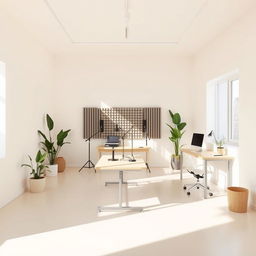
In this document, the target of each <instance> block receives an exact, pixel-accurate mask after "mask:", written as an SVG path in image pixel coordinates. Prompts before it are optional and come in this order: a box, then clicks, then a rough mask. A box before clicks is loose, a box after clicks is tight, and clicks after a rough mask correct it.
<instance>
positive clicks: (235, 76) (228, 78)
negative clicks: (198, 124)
mask: <svg viewBox="0 0 256 256" xmlns="http://www.w3.org/2000/svg"><path fill="white" fill-rule="evenodd" d="M236 80H238V82H240V80H239V73H238V71H234V72H232V73H229V74H227V75H224V76H221V77H219V78H216V79H214V80H211V81H209V82H208V83H207V93H208V101H209V97H212V95H214V100H213V102H214V107H213V109H212V110H210V111H209V102H207V109H208V110H207V115H209V113H213V112H214V116H213V117H211V118H212V119H211V121H210V122H209V118H210V117H209V116H208V117H207V128H208V130H209V131H210V130H214V132H215V134H216V137H219V135H220V131H219V129H218V127H219V117H218V113H219V109H218V107H219V94H218V88H219V87H218V86H219V85H221V84H224V83H225V84H226V85H227V115H228V116H227V138H225V139H226V144H228V145H234V146H238V145H239V139H238V140H234V139H233V138H232V128H233V122H232V114H233V104H232V83H233V81H236ZM209 86H211V87H214V88H213V89H211V92H210V90H209V88H210V87H209ZM239 87H240V84H239ZM213 91H214V94H212V92H213ZM209 93H211V95H209ZM210 115H211V114H210ZM213 119H214V120H213ZM210 123H213V125H209V124H210Z"/></svg>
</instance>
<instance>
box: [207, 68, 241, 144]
mask: <svg viewBox="0 0 256 256" xmlns="http://www.w3.org/2000/svg"><path fill="white" fill-rule="evenodd" d="M238 111H239V79H238V73H237V72H235V73H231V74H229V75H226V76H223V77H220V78H218V79H214V80H212V81H210V82H209V83H208V84H207V120H208V121H207V126H208V131H211V130H213V131H214V132H215V135H216V137H217V138H218V139H224V140H225V141H226V143H229V144H238V141H239V112H238Z"/></svg>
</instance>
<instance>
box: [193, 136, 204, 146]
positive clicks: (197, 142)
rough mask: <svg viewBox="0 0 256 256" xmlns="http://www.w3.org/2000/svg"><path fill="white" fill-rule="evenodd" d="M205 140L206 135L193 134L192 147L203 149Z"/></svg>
mask: <svg viewBox="0 0 256 256" xmlns="http://www.w3.org/2000/svg"><path fill="white" fill-rule="evenodd" d="M203 140H204V134H201V133H193V137H192V142H191V145H192V146H197V147H202V145H203Z"/></svg>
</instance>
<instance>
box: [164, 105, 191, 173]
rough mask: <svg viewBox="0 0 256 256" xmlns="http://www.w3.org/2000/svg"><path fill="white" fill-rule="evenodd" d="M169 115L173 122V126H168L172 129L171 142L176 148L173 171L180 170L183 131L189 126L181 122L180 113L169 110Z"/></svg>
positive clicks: (173, 157)
mask: <svg viewBox="0 0 256 256" xmlns="http://www.w3.org/2000/svg"><path fill="white" fill-rule="evenodd" d="M169 114H170V117H171V120H172V123H173V124H172V125H170V124H167V125H168V126H169V127H170V133H171V136H170V137H169V139H170V141H171V142H172V143H173V146H174V152H175V153H174V154H173V155H172V158H171V166H172V169H173V170H180V148H181V146H180V140H181V138H182V136H183V134H184V131H183V129H184V128H185V126H186V125H187V124H186V123H185V122H181V117H180V114H179V113H175V114H173V113H172V111H171V110H169Z"/></svg>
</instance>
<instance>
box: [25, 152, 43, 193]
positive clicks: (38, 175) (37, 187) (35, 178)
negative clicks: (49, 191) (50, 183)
mask: <svg viewBox="0 0 256 256" xmlns="http://www.w3.org/2000/svg"><path fill="white" fill-rule="evenodd" d="M28 158H29V161H30V164H22V165H21V167H28V168H30V169H31V173H30V175H31V177H30V179H29V187H30V192H32V193H38V192H42V191H44V189H45V179H46V178H45V169H46V167H47V166H46V165H45V164H44V161H45V158H46V153H44V154H42V153H41V151H40V150H39V151H38V152H37V155H36V158H35V162H36V166H34V164H33V161H32V158H31V156H30V155H28Z"/></svg>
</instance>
